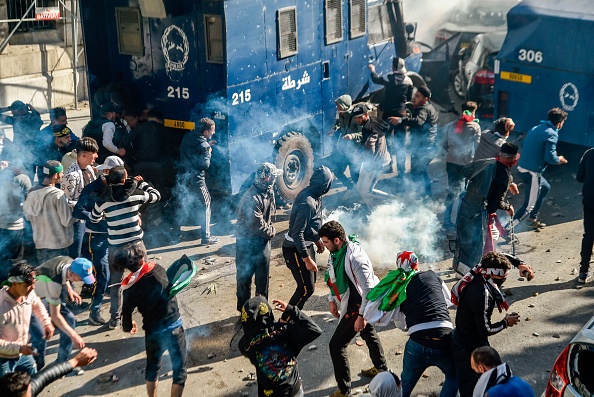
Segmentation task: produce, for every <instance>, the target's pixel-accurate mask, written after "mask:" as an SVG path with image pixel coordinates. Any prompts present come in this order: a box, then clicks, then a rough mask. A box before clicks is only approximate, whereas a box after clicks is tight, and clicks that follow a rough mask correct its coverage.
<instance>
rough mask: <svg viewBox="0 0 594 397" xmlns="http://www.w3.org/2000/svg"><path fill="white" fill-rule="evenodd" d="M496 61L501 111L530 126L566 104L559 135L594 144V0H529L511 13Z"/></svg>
mask: <svg viewBox="0 0 594 397" xmlns="http://www.w3.org/2000/svg"><path fill="white" fill-rule="evenodd" d="M507 26H508V32H507V35H506V38H505V41H504V43H503V46H502V47H501V50H500V51H499V54H498V56H497V59H496V61H495V87H494V100H495V115H496V117H502V116H507V117H511V118H513V119H514V121H515V123H516V130H518V131H523V132H525V131H528V130H529V129H530V128H531V127H533V126H534V125H536V124H538V121H539V120H542V119H545V118H546V114H547V111H548V110H549V109H551V108H554V107H560V108H562V109H564V110H565V111H566V112H568V118H567V121H566V122H565V125H564V127H563V130H562V131H561V132H560V133H559V140H561V141H564V142H568V143H572V144H577V145H582V146H594V56H592V51H593V49H594V35H593V34H592V33H593V32H594V3H593V2H592V1H589V0H565V1H556V0H524V1H522V2H521V3H519V4H518V5H517V6H515V7H514V8H512V9H511V10H510V11H509V13H508V15H507Z"/></svg>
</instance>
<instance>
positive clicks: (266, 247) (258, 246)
mask: <svg viewBox="0 0 594 397" xmlns="http://www.w3.org/2000/svg"><path fill="white" fill-rule="evenodd" d="M282 173H283V171H282V170H279V169H277V168H276V167H275V166H274V164H271V163H264V164H262V165H260V167H258V171H257V172H256V179H254V183H253V184H252V186H251V187H250V188H249V189H248V190H247V191H246V192H245V193H244V194H243V196H242V197H241V200H240V201H239V204H238V205H237V209H236V210H235V213H236V214H237V229H236V230H237V232H236V236H237V241H236V243H235V256H236V261H235V266H236V268H237V275H236V279H237V310H238V311H240V312H241V308H242V307H243V304H244V303H245V302H246V301H247V300H248V299H250V295H251V293H252V292H251V289H252V277H253V276H254V275H255V276H256V279H255V281H256V295H261V296H263V297H264V298H266V299H268V279H269V274H270V250H271V247H270V240H272V238H273V237H274V235H275V233H276V230H275V229H274V225H273V223H272V216H273V215H274V213H275V212H276V202H275V200H274V182H275V180H276V178H277V177H278V176H279V175H282Z"/></svg>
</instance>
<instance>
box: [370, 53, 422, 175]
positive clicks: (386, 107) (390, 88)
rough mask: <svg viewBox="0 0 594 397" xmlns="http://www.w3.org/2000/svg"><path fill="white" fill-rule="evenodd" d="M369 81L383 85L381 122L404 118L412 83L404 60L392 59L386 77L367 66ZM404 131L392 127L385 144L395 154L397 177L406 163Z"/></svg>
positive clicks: (410, 96)
mask: <svg viewBox="0 0 594 397" xmlns="http://www.w3.org/2000/svg"><path fill="white" fill-rule="evenodd" d="M369 70H370V71H371V81H373V82H374V83H375V84H379V85H383V86H384V87H385V89H384V100H383V102H382V106H381V110H382V112H383V113H382V120H384V121H388V119H389V118H390V117H405V116H406V102H408V101H410V100H411V99H412V93H413V83H412V80H411V79H410V77H408V76H406V75H405V74H404V73H406V69H405V68H404V60H403V59H402V58H398V57H395V58H392V73H388V75H387V76H378V75H377V74H376V73H375V65H373V64H371V63H370V64H369ZM405 138H406V131H405V130H404V128H403V127H402V126H396V127H395V126H392V128H391V129H390V132H389V134H388V137H387V144H388V149H389V151H390V153H393V154H396V168H397V170H398V176H404V171H405V162H406V147H405Z"/></svg>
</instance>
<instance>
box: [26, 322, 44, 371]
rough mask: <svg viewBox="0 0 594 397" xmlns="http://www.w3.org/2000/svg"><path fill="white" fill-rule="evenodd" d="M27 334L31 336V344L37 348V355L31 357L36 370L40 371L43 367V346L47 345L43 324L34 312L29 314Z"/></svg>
mask: <svg viewBox="0 0 594 397" xmlns="http://www.w3.org/2000/svg"><path fill="white" fill-rule="evenodd" d="M29 335H30V336H31V346H33V348H34V349H37V355H36V356H33V358H34V359H35V362H36V363H37V370H38V371H41V370H42V369H43V367H45V348H46V347H47V341H46V340H45V333H44V330H43V324H41V321H40V320H39V319H38V318H37V316H36V315H35V314H31V322H30V323H29Z"/></svg>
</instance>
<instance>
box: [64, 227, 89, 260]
mask: <svg viewBox="0 0 594 397" xmlns="http://www.w3.org/2000/svg"><path fill="white" fill-rule="evenodd" d="M72 228H73V229H74V240H73V241H72V244H71V245H70V247H68V256H70V257H71V258H79V257H80V256H81V248H82V244H83V236H84V235H85V229H86V227H85V222H84V221H82V222H81V221H79V220H78V221H76V222H75V223H74V225H72Z"/></svg>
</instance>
